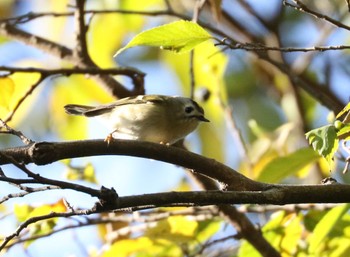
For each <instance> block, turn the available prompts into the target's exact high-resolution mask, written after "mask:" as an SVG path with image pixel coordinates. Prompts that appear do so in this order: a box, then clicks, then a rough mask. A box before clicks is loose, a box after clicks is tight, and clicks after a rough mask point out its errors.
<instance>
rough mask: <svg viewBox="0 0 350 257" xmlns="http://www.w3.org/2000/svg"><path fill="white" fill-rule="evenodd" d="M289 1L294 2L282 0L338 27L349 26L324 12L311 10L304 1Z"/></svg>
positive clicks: (348, 28)
mask: <svg viewBox="0 0 350 257" xmlns="http://www.w3.org/2000/svg"><path fill="white" fill-rule="evenodd" d="M291 1H293V2H294V3H295V4H292V3H290V2H289V0H283V4H284V5H286V6H290V7H293V8H294V9H296V10H298V11H300V12H304V13H307V14H310V15H312V16H314V17H316V18H318V19H321V20H325V21H327V22H329V23H330V24H332V25H334V26H336V27H338V28H342V29H346V30H350V27H349V26H347V25H345V24H344V23H341V22H339V21H337V20H335V19H333V18H331V17H329V16H327V15H324V14H321V13H319V12H316V11H314V10H311V9H310V8H309V7H307V6H306V5H305V4H304V3H302V2H301V1H299V0H291Z"/></svg>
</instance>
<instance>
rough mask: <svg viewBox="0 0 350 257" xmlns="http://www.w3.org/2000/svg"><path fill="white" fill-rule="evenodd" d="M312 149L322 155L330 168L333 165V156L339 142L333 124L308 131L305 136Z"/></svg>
mask: <svg viewBox="0 0 350 257" xmlns="http://www.w3.org/2000/svg"><path fill="white" fill-rule="evenodd" d="M305 135H306V138H307V139H308V141H309V143H310V144H311V145H312V147H313V149H314V150H315V151H317V152H318V153H319V154H320V155H322V156H323V157H324V158H325V159H326V160H327V162H328V165H329V166H330V168H331V167H332V164H333V156H334V154H335V152H336V151H337V149H338V144H339V140H338V138H337V130H336V128H335V127H334V125H333V124H330V125H327V126H323V127H320V128H317V129H314V130H311V131H309V132H308V133H306V134H305Z"/></svg>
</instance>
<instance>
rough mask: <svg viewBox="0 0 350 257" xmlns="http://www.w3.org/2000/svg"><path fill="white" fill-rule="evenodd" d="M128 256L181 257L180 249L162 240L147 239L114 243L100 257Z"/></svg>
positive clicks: (141, 238)
mask: <svg viewBox="0 0 350 257" xmlns="http://www.w3.org/2000/svg"><path fill="white" fill-rule="evenodd" d="M129 256H145V257H147V256H173V257H177V256H179V257H180V256H183V255H182V251H181V249H180V247H179V246H178V245H176V244H173V243H172V242H170V241H167V240H164V239H157V240H151V239H150V238H148V237H140V238H136V239H125V240H121V241H117V242H115V243H114V244H113V245H112V246H111V247H110V248H109V249H108V250H107V251H106V252H105V253H104V254H102V257H129Z"/></svg>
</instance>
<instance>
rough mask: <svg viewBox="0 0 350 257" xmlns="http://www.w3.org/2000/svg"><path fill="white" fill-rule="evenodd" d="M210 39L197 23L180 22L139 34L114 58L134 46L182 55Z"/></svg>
mask: <svg viewBox="0 0 350 257" xmlns="http://www.w3.org/2000/svg"><path fill="white" fill-rule="evenodd" d="M210 38H212V36H211V35H210V34H209V33H208V32H207V31H205V30H204V29H203V28H202V27H201V26H199V25H198V24H197V23H195V22H191V21H184V20H181V21H176V22H173V23H169V24H165V25H162V26H159V27H155V28H152V29H149V30H146V31H143V32H141V33H140V34H138V35H136V36H135V37H134V38H133V39H132V40H131V41H130V42H129V43H128V44H127V45H126V46H124V47H123V48H121V49H120V50H119V51H118V52H117V53H116V54H115V55H114V56H116V55H118V54H120V53H121V52H123V51H124V50H125V49H128V48H131V47H134V46H156V47H160V48H161V49H164V50H171V51H174V52H176V53H184V52H187V51H190V50H192V49H193V48H194V47H195V46H197V45H198V44H200V43H202V42H204V41H206V40H208V39H210Z"/></svg>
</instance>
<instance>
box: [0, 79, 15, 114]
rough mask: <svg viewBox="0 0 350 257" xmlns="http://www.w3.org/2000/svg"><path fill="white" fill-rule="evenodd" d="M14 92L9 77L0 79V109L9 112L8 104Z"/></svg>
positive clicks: (13, 84)
mask: <svg viewBox="0 0 350 257" xmlns="http://www.w3.org/2000/svg"><path fill="white" fill-rule="evenodd" d="M14 91H15V83H14V82H13V80H12V79H11V78H9V77H3V78H0V95H1V97H0V109H2V108H3V109H5V110H6V111H8V110H9V104H10V101H11V98H12V95H13V92H14Z"/></svg>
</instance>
